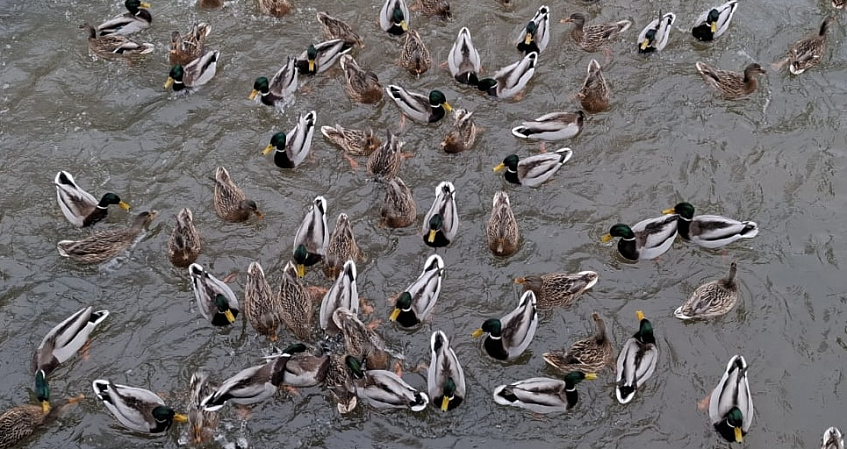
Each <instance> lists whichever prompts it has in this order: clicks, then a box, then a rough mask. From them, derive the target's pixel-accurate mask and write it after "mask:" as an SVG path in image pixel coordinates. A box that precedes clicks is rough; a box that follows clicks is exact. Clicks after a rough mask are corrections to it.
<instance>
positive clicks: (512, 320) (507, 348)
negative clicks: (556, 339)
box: [472, 291, 538, 360]
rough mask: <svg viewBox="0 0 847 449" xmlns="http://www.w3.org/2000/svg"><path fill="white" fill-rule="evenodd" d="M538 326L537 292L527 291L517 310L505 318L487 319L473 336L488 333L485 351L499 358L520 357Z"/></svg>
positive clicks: (484, 346) (484, 344) (484, 343)
mask: <svg viewBox="0 0 847 449" xmlns="http://www.w3.org/2000/svg"><path fill="white" fill-rule="evenodd" d="M537 328H538V312H537V311H536V309H535V294H534V293H532V291H526V292H524V293H523V295H522V296H521V299H520V302H519V303H518V307H517V308H516V309H515V310H513V311H511V312H509V313H508V314H506V316H504V317H503V318H500V319H497V318H491V319H488V320H485V322H484V323H482V326H481V327H480V328H479V329H477V330H475V331H474V332H473V334H472V336H473V337H481V336H482V335H484V334H486V333H487V334H488V335H487V336H486V337H485V340H484V342H483V348H484V349H485V352H486V353H487V354H488V355H489V356H491V357H493V358H495V359H497V360H510V359H514V358H516V357H519V356H520V355H521V354H523V352H524V351H525V350H526V348H528V347H529V344H530V342H532V338H533V337H534V336H535V330H536V329H537Z"/></svg>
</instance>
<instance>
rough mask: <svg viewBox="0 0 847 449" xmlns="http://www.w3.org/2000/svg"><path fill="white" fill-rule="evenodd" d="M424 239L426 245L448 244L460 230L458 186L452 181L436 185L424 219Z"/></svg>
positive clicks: (437, 246)
mask: <svg viewBox="0 0 847 449" xmlns="http://www.w3.org/2000/svg"><path fill="white" fill-rule="evenodd" d="M421 232H422V234H423V241H424V243H425V244H426V246H431V247H433V248H440V247H442V246H447V245H449V244H450V242H452V241H453V240H454V239H455V238H456V234H457V233H458V232H459V213H458V212H457V211H456V187H454V186H453V183H452V182H448V181H442V182H440V183H439V184H438V186H437V187H435V199H434V200H432V206H430V208H429V210H428V211H427V213H426V215H425V216H424V221H423V229H422V231H421Z"/></svg>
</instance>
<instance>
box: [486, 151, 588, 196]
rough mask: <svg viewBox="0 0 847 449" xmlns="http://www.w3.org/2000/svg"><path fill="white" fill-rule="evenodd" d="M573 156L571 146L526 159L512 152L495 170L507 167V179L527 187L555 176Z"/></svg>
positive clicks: (534, 185)
mask: <svg viewBox="0 0 847 449" xmlns="http://www.w3.org/2000/svg"><path fill="white" fill-rule="evenodd" d="M572 156H573V150H571V149H570V148H560V149H558V150H556V151H554V152H552V153H544V154H536V155H534V156H530V157H528V158H526V159H519V158H518V155H516V154H510V155H508V156H506V158H505V159H503V162H501V163H500V164H498V165H497V166H496V167H494V171H495V172H498V171H501V170H503V169H504V168H505V169H506V175H505V178H506V181H509V182H511V183H512V184H520V185H525V186H527V187H537V186H539V185H541V184H543V183H544V181H547V180H548V179H550V178H551V177H553V175H554V174H556V172H557V171H559V168H561V167H562V165H564V164H565V162H567V161H569V160H570V159H571V157H572Z"/></svg>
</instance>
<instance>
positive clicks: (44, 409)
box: [41, 401, 51, 415]
mask: <svg viewBox="0 0 847 449" xmlns="http://www.w3.org/2000/svg"><path fill="white" fill-rule="evenodd" d="M50 410H51V408H50V401H41V413H44V414H45V415H46V414H48V413H50Z"/></svg>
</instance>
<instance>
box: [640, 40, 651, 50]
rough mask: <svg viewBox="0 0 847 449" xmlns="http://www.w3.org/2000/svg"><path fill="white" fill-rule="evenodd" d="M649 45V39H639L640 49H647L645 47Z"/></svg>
mask: <svg viewBox="0 0 847 449" xmlns="http://www.w3.org/2000/svg"><path fill="white" fill-rule="evenodd" d="M649 46H650V39H644V40H643V41H641V49H642V50H647V47H649Z"/></svg>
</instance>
